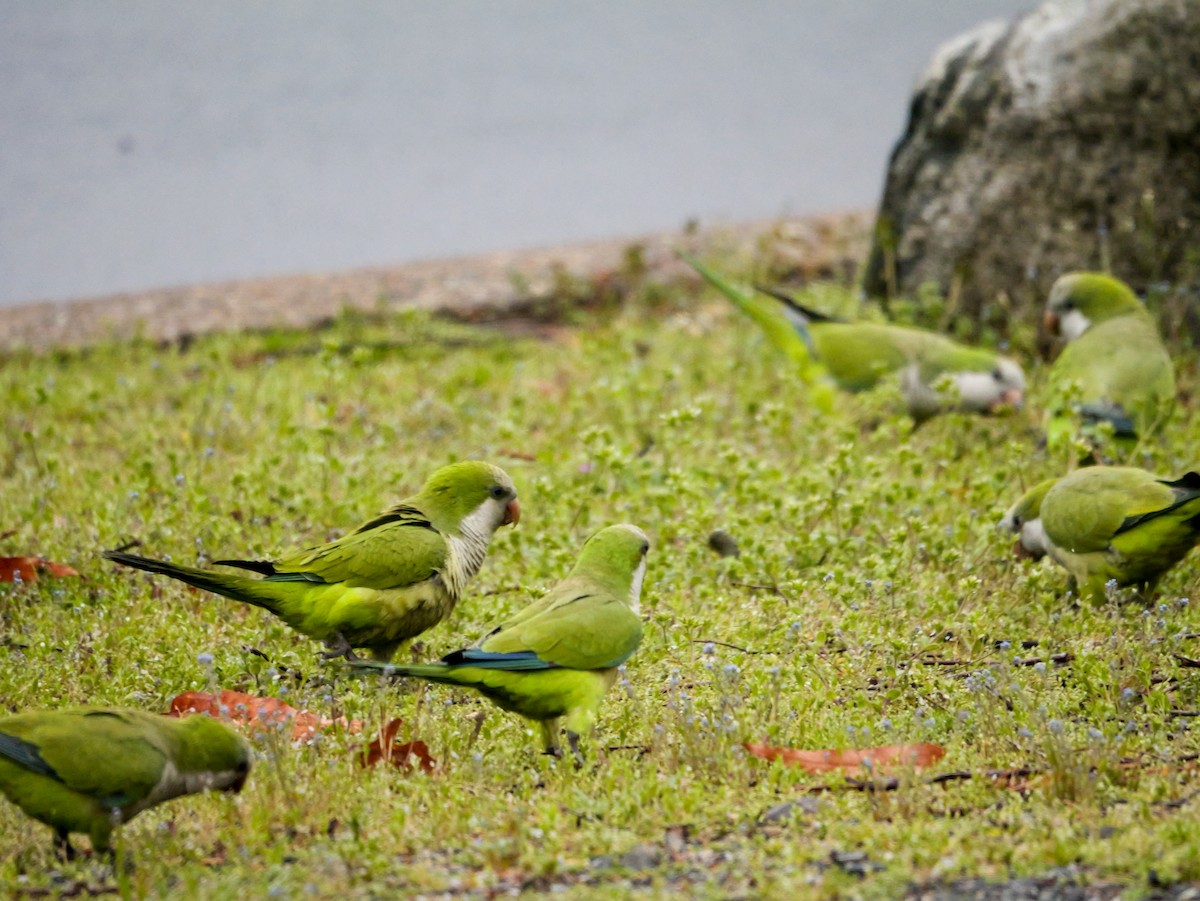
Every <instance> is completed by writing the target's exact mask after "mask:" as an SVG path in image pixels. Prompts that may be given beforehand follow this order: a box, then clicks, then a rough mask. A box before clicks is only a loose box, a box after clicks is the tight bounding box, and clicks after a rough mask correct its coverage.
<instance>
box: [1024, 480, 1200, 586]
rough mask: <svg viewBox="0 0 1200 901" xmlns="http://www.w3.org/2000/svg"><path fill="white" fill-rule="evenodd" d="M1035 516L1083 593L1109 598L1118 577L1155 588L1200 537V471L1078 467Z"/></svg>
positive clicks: (1046, 494)
mask: <svg viewBox="0 0 1200 901" xmlns="http://www.w3.org/2000/svg"><path fill="white" fill-rule="evenodd" d="M1045 484H1046V483H1042V484H1041V485H1039V486H1037V487H1035V488H1034V489H1032V490H1031V492H1029V493H1027V494H1026V498H1027V497H1029V495H1030V494H1032V493H1034V492H1037V491H1039V490H1042V489H1043V486H1045ZM1022 501H1025V498H1022ZM1021 503H1022V502H1018V507H1020V506H1021ZM1015 509H1017V508H1014V510H1015ZM1010 514H1011V511H1010ZM1030 515H1033V517H1034V518H1035V519H1038V520H1040V524H1041V526H1040V528H1041V533H1042V536H1043V538H1042V540H1043V543H1044V549H1045V551H1046V553H1048V554H1049V555H1050V557H1051V558H1053V559H1054V561H1055V562H1057V563H1058V564H1059V565H1060V566H1062V567H1063V568H1064V569H1066V570H1067V572H1069V573H1070V574H1071V576H1072V577H1073V578H1074V580H1075V585H1076V587H1077V589H1078V591H1079V594H1080V596H1081V597H1090V598H1092V599H1093V600H1103V599H1104V597H1105V587H1106V586H1107V584H1108V583H1109V582H1110V581H1111V582H1115V583H1116V585H1117V586H1118V587H1125V586H1129V585H1136V586H1139V587H1142V588H1143V589H1144V591H1145V592H1146V593H1147V594H1149V592H1151V591H1153V589H1154V586H1155V585H1156V584H1157V582H1158V580H1159V579H1160V578H1161V577H1162V576H1163V575H1164V574H1165V573H1166V572H1167V570H1169V569H1170V568H1171V567H1172V566H1174V565H1175V564H1176V563H1178V562H1179V561H1180V560H1182V559H1183V558H1184V557H1185V556H1187V553H1188V552H1189V551H1190V550H1191V549H1192V548H1193V547H1194V546H1195V545H1196V543H1197V542H1198V541H1200V474H1197V473H1195V472H1189V473H1187V474H1186V475H1184V476H1183V477H1182V478H1179V479H1174V480H1169V479H1160V478H1158V477H1157V476H1155V475H1154V474H1152V473H1149V472H1146V471H1145V470H1143V469H1137V468H1135V467H1131V466H1090V467H1087V468H1085V469H1077V470H1075V471H1074V472H1072V473H1070V474H1069V475H1065V476H1063V477H1062V478H1061V479H1057V480H1054V481H1053V484H1051V485H1050V486H1049V487H1048V488H1045V489H1044V491H1043V496H1042V499H1041V503H1040V504H1038V505H1037V508H1036V510H1035V511H1034V510H1029V509H1027V511H1026V516H1030ZM1015 519H1016V518H1015V517H1014V518H1013V522H1011V523H1009V526H1010V528H1015V527H1016V523H1015ZM1027 522H1028V520H1027ZM1022 536H1023V538H1024V532H1022Z"/></svg>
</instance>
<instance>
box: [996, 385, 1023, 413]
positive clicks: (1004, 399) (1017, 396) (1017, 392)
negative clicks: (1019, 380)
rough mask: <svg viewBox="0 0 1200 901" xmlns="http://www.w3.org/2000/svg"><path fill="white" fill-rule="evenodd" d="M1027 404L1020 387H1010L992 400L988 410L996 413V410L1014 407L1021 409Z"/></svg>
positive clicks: (1014, 408)
mask: <svg viewBox="0 0 1200 901" xmlns="http://www.w3.org/2000/svg"><path fill="white" fill-rule="evenodd" d="M1024 405H1025V395H1023V394H1022V393H1021V389H1020V388H1009V389H1008V390H1007V391H1005V392H1003V393H1002V394H1001V395H1000V396H999V397H998V398H996V400H995V401H993V402H992V405H991V407H990V408H989V409H988V412H992V413H994V412H995V411H996V410H1003V409H1013V410H1019V409H1021V407H1022V406H1024Z"/></svg>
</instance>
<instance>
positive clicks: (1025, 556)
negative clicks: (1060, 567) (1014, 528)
mask: <svg viewBox="0 0 1200 901" xmlns="http://www.w3.org/2000/svg"><path fill="white" fill-rule="evenodd" d="M1013 556H1014V557H1016V558H1017V559H1018V560H1041V559H1042V555H1041V554H1035V553H1034V552H1033V551H1031V550H1029V549H1028V548H1027V547H1025V545H1023V544H1021V542H1020V540H1019V539H1018V540H1017V541H1016V542H1014V543H1013Z"/></svg>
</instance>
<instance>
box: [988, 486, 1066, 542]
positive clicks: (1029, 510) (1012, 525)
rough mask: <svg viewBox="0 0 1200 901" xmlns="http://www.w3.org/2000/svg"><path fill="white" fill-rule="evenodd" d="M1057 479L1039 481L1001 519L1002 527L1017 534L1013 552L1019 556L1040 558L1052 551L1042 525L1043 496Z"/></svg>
mask: <svg viewBox="0 0 1200 901" xmlns="http://www.w3.org/2000/svg"><path fill="white" fill-rule="evenodd" d="M1057 481H1058V479H1046V480H1045V481H1044V482H1038V484H1036V485H1034V486H1033V487H1032V488H1030V489H1029V490H1028V491H1026V492H1025V493H1024V494H1023V495H1021V498H1020V500H1018V501H1017V502H1016V503H1015V504H1013V505H1012V506H1011V507H1009V508H1008V511H1007V512H1006V513H1005V514H1004V518H1003V519H1001V520H1000V528H1002V529H1007V530H1008V531H1009V532H1012V533H1013V534H1014V535H1016V536H1017V543H1016V544H1015V545H1014V546H1013V552H1014V553H1015V554H1016V555H1017V556H1018V557H1028V558H1030V559H1032V560H1040V559H1041V558H1042V557H1045V556H1046V554H1048V553H1049V552H1050V548H1049V546H1048V545H1047V539H1046V530H1045V529H1044V528H1043V527H1042V520H1041V509H1042V498H1044V497H1045V496H1046V492H1047V491H1049V490H1050V489H1051V488H1052V487H1053V486H1054V483H1055V482H1057Z"/></svg>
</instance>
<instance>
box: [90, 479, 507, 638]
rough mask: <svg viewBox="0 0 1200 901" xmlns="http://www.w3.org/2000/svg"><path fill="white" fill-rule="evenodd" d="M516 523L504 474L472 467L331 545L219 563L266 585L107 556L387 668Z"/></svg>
mask: <svg viewBox="0 0 1200 901" xmlns="http://www.w3.org/2000/svg"><path fill="white" fill-rule="evenodd" d="M520 515H521V510H520V506H519V505H518V504H517V491H516V488H514V487H513V482H512V479H511V478H509V476H508V474H507V473H506V472H505V471H504V470H502V469H501V468H500V467H498V466H493V465H492V464H490V463H484V462H480V461H475V460H472V461H467V462H463V463H453V464H451V465H449V466H443V467H442V468H441V469H439V470H437V471H436V472H435V473H434V474H433V475H431V476H430V477H429V479H428V481H426V482H425V485H424V487H423V488H422V489H421V491H420V493H419V494H416V495H414V496H412V497H410V498H406V499H405V500H402V501H400V502H399V503H398V504H396V505H395V506H393V507H391V508H390V509H388V510H385V511H384V512H382V513H380V514H379V515H378V516H376V517H375V518H373V519H370V520H368V521H367V522H365V523H363V524H362V525H361V526H359V527H358V528H357V529H355V530H354V531H352V532H350V533H348V534H346V535H343V536H342V537H341V538H338V539H337V540H335V541H330V542H328V543H327V544H321V545H317V546H316V547H310V548H306V549H304V550H301V551H296V552H294V553H291V554H287V555H286V556H284V557H281V558H279V559H278V560H275V561H265V560H217V561H215V562H216V563H217V564H219V565H223V566H234V567H238V568H240V569H245V570H250V571H251V572H256V573H260V574H261V575H262V576H263V578H261V579H255V578H250V577H247V576H241V575H234V574H230V573H219V572H211V571H208V570H202V569H196V568H194V567H190V566H180V565H178V564H175V563H169V562H166V561H163V560H152V559H150V558H147V557H139V556H136V555H134V554H126V553H122V552H119V551H106V552H105V553H104V556H105V557H107V558H108V559H109V560H112V561H114V562H116V563H122V564H124V565H126V566H132V567H136V568H137V569H143V570H146V571H147V572H152V573H162V574H163V575H167V576H170V577H171V578H173V579H178V580H180V581H181V582H186V583H187V584H189V585H194V586H195V587H197V588H203V589H205V590H206V591H212V592H215V593H217V594H220V595H224V596H225V597H228V598H233V599H234V600H236V601H242V602H244V603H247V604H253V605H254V606H256V607H262V608H263V609H264V610H268V611H270V612H271V613H273V614H275V615H276V616H278V617H279V618H280V619H282V620H283V621H284V622H286V623H287V624H288V625H289V626H291V627H292V628H293V629H295V630H296V631H297V632H300V633H302V634H304V635H307V636H309V637H310V638H314V639H316V640H317V641H323V642H325V644H326V645H327V647H328V651H327V652H326V655H327V656H333V657H336V656H342V655H344V656H346V657H347V658H353V657H354V653H353V649H355V648H363V649H366V650H368V651H369V652H370V653H371V655H372V656H373V657H374V658H375V659H377V660H390V659H391V657H392V655H393V654H394V653H395V651H396V649H397V647H399V645H400V644H401V643H403V642H405V641H407V640H409V639H411V638H415V637H416V636H417V635H420V634H421V633H422V632H424V631H425V630H426V629H430V628H432V627H433V626H436V625H437V624H438V623H439V622H441V621H442V620H443V619H445V618H446V617H447V616H449V615H450V613H451V611H453V610H454V605H455V604H456V603H457V602H458V599H459V597H460V596H461V595H462V592H463V589H464V588H465V587H466V585H467V583H468V582H469V581H470V580H471V579H472V578H473V577H474V575H475V573H477V572H478V571H479V568H480V566H481V565H482V564H483V559H484V557H485V556H486V554H487V549H488V543H489V542H490V540H491V537H492V533H493V532H494V531H495V530H496V529H497V528H499V527H500V526H502V525H509V524H513V523H516V522H517V521H518V519H520Z"/></svg>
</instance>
